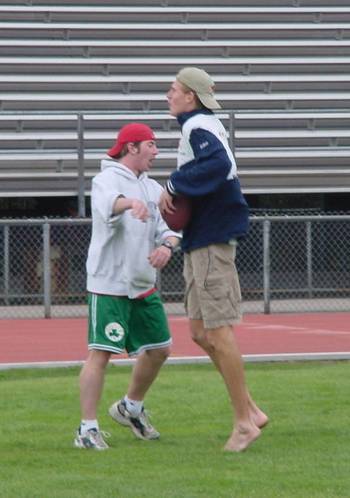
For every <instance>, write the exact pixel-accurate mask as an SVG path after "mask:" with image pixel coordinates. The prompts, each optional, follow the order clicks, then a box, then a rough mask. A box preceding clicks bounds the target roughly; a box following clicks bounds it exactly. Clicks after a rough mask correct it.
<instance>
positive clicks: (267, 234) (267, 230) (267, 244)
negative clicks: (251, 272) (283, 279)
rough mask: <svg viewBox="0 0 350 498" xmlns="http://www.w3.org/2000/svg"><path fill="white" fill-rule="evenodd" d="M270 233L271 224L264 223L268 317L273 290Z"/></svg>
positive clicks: (265, 293)
mask: <svg viewBox="0 0 350 498" xmlns="http://www.w3.org/2000/svg"><path fill="white" fill-rule="evenodd" d="M270 231H271V222H270V221H269V220H264V221H263V250H264V254H263V259H264V263H263V271H264V275H263V279H264V313H265V314H266V315H267V314H269V313H270V312H271V289H270V269H271V268H270V264H271V262H270Z"/></svg>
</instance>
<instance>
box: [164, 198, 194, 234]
mask: <svg viewBox="0 0 350 498" xmlns="http://www.w3.org/2000/svg"><path fill="white" fill-rule="evenodd" d="M173 204H174V206H175V211H174V212H173V213H162V217H163V220H164V221H165V222H166V224H167V225H168V227H169V228H170V229H171V230H174V232H178V231H180V230H183V229H184V228H185V227H186V226H187V225H188V223H189V221H190V219H191V214H192V207H191V201H190V199H189V198H188V197H185V196H183V195H176V196H175V197H174V198H173Z"/></svg>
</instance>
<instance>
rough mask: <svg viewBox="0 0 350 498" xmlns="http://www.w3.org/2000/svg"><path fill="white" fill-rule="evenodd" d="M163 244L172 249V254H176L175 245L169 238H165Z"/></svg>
mask: <svg viewBox="0 0 350 498" xmlns="http://www.w3.org/2000/svg"><path fill="white" fill-rule="evenodd" d="M161 245H162V246H165V247H167V248H168V249H170V251H171V255H173V254H174V246H173V244H172V243H171V242H170V241H169V240H165V241H164V242H163V243H162V244H161Z"/></svg>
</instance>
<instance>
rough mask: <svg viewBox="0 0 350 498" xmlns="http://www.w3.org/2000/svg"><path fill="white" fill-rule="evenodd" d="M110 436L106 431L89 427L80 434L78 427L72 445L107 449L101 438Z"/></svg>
mask: <svg viewBox="0 0 350 498" xmlns="http://www.w3.org/2000/svg"><path fill="white" fill-rule="evenodd" d="M104 437H105V438H108V437H110V434H109V433H108V432H103V431H98V430H97V429H89V430H88V431H86V432H85V433H84V434H80V428H79V429H78V430H77V433H76V436H75V439H74V446H75V447H76V448H85V449H92V450H107V449H108V448H109V446H108V444H107V443H106V441H105V440H104V439H103V438H104Z"/></svg>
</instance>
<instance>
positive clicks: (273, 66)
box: [0, 0, 350, 196]
mask: <svg viewBox="0 0 350 498" xmlns="http://www.w3.org/2000/svg"><path fill="white" fill-rule="evenodd" d="M184 3H185V2H184V0H173V1H172V2H171V5H169V4H168V2H167V1H162V0H147V1H146V0H132V1H131V0H104V2H103V4H102V5H101V4H100V3H99V2H97V0H86V1H85V0H84V1H83V0H74V1H73V0H60V2H59V4H58V5H57V2H54V1H53V0H31V1H30V2H25V1H24V0H23V1H17V2H16V1H12V2H11V4H10V2H9V1H7V2H6V1H4V0H0V110H1V115H0V146H1V152H0V180H1V183H0V185H1V187H0V194H1V195H4V196H10V195H11V196H13V195H18V196H22V195H34V194H35V195H74V192H77V181H78V131H77V119H78V117H77V116H78V114H82V115H83V122H84V151H85V152H84V165H85V170H86V171H85V177H86V182H85V187H86V190H87V192H89V188H90V181H91V177H92V176H93V175H94V174H95V173H96V172H97V171H98V168H99V159H100V157H101V156H102V155H103V153H104V151H105V150H106V149H107V148H108V146H109V144H110V143H111V141H112V140H113V139H114V136H115V134H116V131H117V130H118V129H119V128H120V127H121V126H122V125H123V124H125V123H127V122H129V121H130V120H142V121H145V122H147V123H149V124H150V125H151V126H153V127H154V128H155V130H156V133H157V137H158V143H159V147H160V154H159V157H158V158H157V160H156V162H155V165H154V169H153V171H152V175H153V176H154V177H156V178H157V179H159V181H161V182H163V181H164V179H165V178H166V177H167V176H168V175H169V172H170V171H171V170H172V169H173V168H174V167H175V157H176V145H177V141H178V137H179V128H178V126H177V123H176V120H175V119H173V118H171V117H170V116H169V115H168V114H167V102H166V97H165V95H166V92H167V89H168V87H169V85H170V83H171V81H172V80H173V78H174V75H175V74H176V72H177V71H178V70H179V69H180V68H181V67H183V66H185V65H198V66H201V67H203V68H205V69H206V70H208V71H209V72H210V73H211V74H212V75H213V77H214V80H215V81H216V88H217V96H218V99H219V100H220V102H221V103H222V104H223V108H224V109H223V112H222V113H219V114H220V117H221V118H222V119H223V121H224V123H225V125H226V127H227V130H228V131H229V132H230V136H229V138H230V141H231V143H232V145H234V148H235V154H236V157H237V162H238V167H239V173H240V177H241V181H242V185H243V188H244V190H245V191H246V192H250V193H253V192H255V193H258V192H259V193H263V192H273V191H281V192H293V191H295V190H298V191H330V190H331V191H350V173H349V167H348V164H349V158H350V132H349V121H350V111H349V104H350V89H349V82H350V57H349V54H350V36H349V35H350V1H349V0H335V1H334V2H332V5H329V2H326V1H323V0H317V1H315V0H298V1H294V0H246V1H245V2H244V3H243V2H242V1H241V0H220V2H219V5H215V6H213V5H212V2H209V0H199V1H197V2H196V5H195V6H193V5H184ZM188 3H189V2H188ZM72 193H73V194H72Z"/></svg>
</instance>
